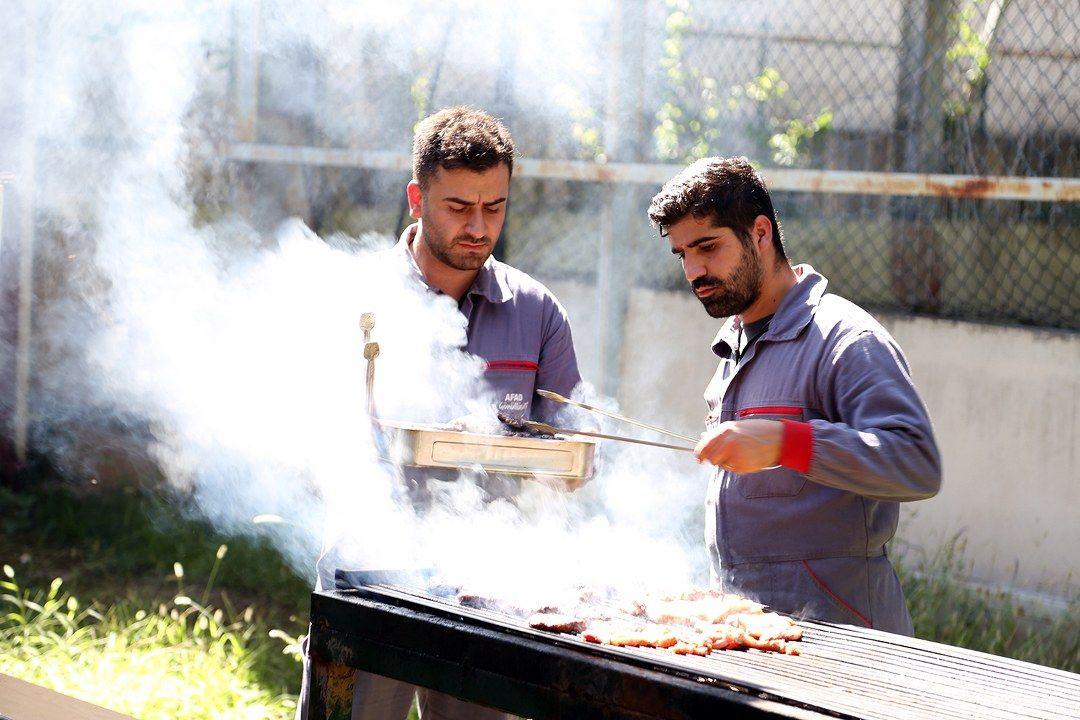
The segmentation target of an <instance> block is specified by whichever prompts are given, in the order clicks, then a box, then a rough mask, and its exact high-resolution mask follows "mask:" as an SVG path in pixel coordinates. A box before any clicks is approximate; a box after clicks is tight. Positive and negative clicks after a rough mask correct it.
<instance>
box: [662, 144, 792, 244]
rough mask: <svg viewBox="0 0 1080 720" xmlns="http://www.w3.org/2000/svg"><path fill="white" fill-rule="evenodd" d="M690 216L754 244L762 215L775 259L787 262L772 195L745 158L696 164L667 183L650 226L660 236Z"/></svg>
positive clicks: (715, 159)
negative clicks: (756, 222)
mask: <svg viewBox="0 0 1080 720" xmlns="http://www.w3.org/2000/svg"><path fill="white" fill-rule="evenodd" d="M687 215H693V216H694V217H695V218H699V219H700V218H709V219H710V220H711V221H712V222H713V224H714V225H716V226H717V227H727V228H731V229H732V230H733V231H734V232H735V234H736V235H738V236H739V237H740V238H742V239H743V240H749V239H750V228H751V226H752V225H753V224H754V219H755V218H756V217H757V216H758V215H764V216H765V217H767V218H769V222H771V223H772V230H773V247H775V248H776V253H777V259H778V260H779V259H782V258H786V257H787V254H786V253H785V252H784V238H783V235H782V234H781V231H780V223H779V222H777V220H776V211H775V210H774V209H773V205H772V200H771V199H770V198H769V189H768V188H767V187H765V181H764V180H762V179H761V175H759V174H758V172H757V170H755V169H754V168H753V167H752V166H751V165H750V161H749V160H747V159H746V158H744V157H737V158H721V157H711V158H703V159H701V160H698V161H697V162H695V163H693V164H691V165H690V166H689V167H687V168H686V169H684V170H683V171H682V172H680V173H679V174H678V175H676V176H675V177H673V178H671V179H670V180H668V181H667V183H666V184H665V185H664V187H663V189H662V190H660V192H658V193H657V194H656V196H655V197H653V199H652V203H650V204H649V220H650V221H652V224H653V225H654V226H656V227H658V228H660V234H661V235H666V234H667V228H669V227H671V226H672V225H674V224H675V223H677V222H679V221H680V220H682V219H683V218H685V217H686V216H687Z"/></svg>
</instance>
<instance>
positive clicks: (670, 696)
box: [308, 586, 1080, 720]
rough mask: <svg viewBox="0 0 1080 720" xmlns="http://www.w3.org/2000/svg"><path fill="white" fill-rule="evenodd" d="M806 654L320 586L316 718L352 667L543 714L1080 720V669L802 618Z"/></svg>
mask: <svg viewBox="0 0 1080 720" xmlns="http://www.w3.org/2000/svg"><path fill="white" fill-rule="evenodd" d="M801 624H802V625H803V627H804V639H803V642H802V648H803V654H802V655H801V656H797V657H793V656H786V655H777V654H772V653H759V652H736V651H721V652H716V653H713V654H712V655H710V656H708V657H704V658H700V657H692V656H677V655H674V654H673V653H671V652H669V651H666V650H655V649H651V648H614V647H608V646H600V645H593V644H590V643H586V642H584V641H582V640H580V639H578V638H575V637H573V636H568V635H557V634H553V633H548V632H543V631H538V630H533V629H532V628H530V627H528V625H527V624H526V623H525V621H524V620H522V619H520V618H517V617H513V616H509V615H505V614H502V613H497V612H493V611H487V610H476V609H471V608H465V607H461V606H458V605H456V604H451V603H448V602H446V601H443V600H440V599H438V598H435V597H433V596H430V595H427V594H426V593H424V592H422V591H419V590H415V589H406V588H401V587H392V586H372V587H365V588H361V589H358V590H349V591H330V592H316V593H314V594H313V595H312V609H311V636H310V640H309V650H310V655H311V660H312V662H311V663H310V669H309V672H310V676H309V678H308V680H309V683H310V684H309V687H311V688H312V702H311V714H310V717H311V718H312V719H313V720H323V719H324V718H326V719H327V720H329V719H331V718H334V719H335V720H336V719H337V718H347V717H349V714H348V711H349V706H350V703H351V699H352V674H353V669H362V670H367V671H370V672H374V673H377V674H380V675H385V676H388V677H393V678H397V679H399V680H404V681H406V682H410V683H413V684H416V685H421V686H424V687H428V688H432V689H434V690H438V691H440V692H444V693H447V694H450V695H454V696H456V697H459V698H462V699H464V700H469V701H472V702H476V703H480V704H483V705H489V706H492V707H497V708H500V709H503V710H506V711H507V712H511V713H515V714H518V715H521V716H524V717H530V718H560V717H572V718H583V719H589V718H604V719H607V718H633V719H635V720H638V719H644V718H697V717H714V716H720V715H721V714H722V716H723V717H736V718H740V717H748V718H749V717H754V718H760V717H785V718H822V717H841V718H882V719H885V718H904V719H905V720H906V719H908V718H918V717H927V718H971V717H977V718H1016V717H1021V718H1076V717H1080V675H1076V674H1073V673H1068V672H1064V671H1060V670H1054V669H1051V668H1045V667H1042V666H1039V665H1033V664H1031V663H1025V662H1020V661H1016V660H1010V659H1007V658H1001V657H997V656H994V655H988V654H985V653H979V652H974V651H970V650H963V649H960V648H955V647H951V646H948V645H941V644H938V643H931V642H927V641H923V640H916V639H913V638H907V637H902V636H897V635H891V634H888V633H882V632H878V631H874V630H862V629H858V628H849V627H843V626H833V625H827V624H823V623H814V622H802V623H801Z"/></svg>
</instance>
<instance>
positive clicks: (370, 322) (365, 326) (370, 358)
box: [360, 312, 379, 419]
mask: <svg viewBox="0 0 1080 720" xmlns="http://www.w3.org/2000/svg"><path fill="white" fill-rule="evenodd" d="M374 328H375V313H369V312H368V313H364V314H363V315H361V316H360V329H361V330H363V331H364V359H365V360H367V406H368V416H370V417H371V418H372V419H374V418H375V358H377V357H378V356H379V343H377V342H372V341H371V331H372V330H373V329H374Z"/></svg>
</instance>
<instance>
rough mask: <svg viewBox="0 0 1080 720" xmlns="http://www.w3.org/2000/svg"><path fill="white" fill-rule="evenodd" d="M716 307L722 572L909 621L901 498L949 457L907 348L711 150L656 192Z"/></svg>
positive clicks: (709, 528)
mask: <svg viewBox="0 0 1080 720" xmlns="http://www.w3.org/2000/svg"><path fill="white" fill-rule="evenodd" d="M649 219H650V220H651V221H652V223H653V224H654V225H655V226H657V227H659V228H660V231H661V235H666V236H667V237H668V240H669V242H670V245H671V252H672V253H674V254H675V255H676V256H677V257H678V258H679V260H680V262H681V263H682V267H683V272H684V274H685V275H686V279H687V281H688V282H689V283H690V286H691V288H692V289H693V291H694V293H695V294H696V295H697V297H698V299H700V300H701V302H702V304H703V305H704V306H705V310H706V312H708V313H709V315H711V316H712V317H717V318H719V317H729V318H730V319H729V320H728V321H727V322H726V323H725V324H724V326H723V327H722V329H721V330H720V332H719V333H718V334H717V336H716V338H715V339H714V341H713V344H712V349H713V352H714V353H716V354H717V355H718V356H719V358H720V364H719V367H718V368H717V371H716V374H715V375H714V376H713V379H712V381H711V382H710V383H709V386H708V388H707V389H706V391H705V401H706V403H707V405H708V408H709V412H708V415H707V417H706V430H705V433H703V435H702V439H701V441H700V443H699V444H698V446H697V449H696V454H697V457H698V459H699V460H700V461H703V462H709V463H712V464H713V465H715V466H716V470H715V472H714V474H713V477H712V480H711V481H710V483H709V492H708V496H707V499H706V517H705V522H706V533H705V535H706V545H707V547H708V550H709V556H710V564H711V568H712V573H713V575H714V579H715V581H716V582H718V583H719V584H720V586H721V587H722V588H723V589H725V590H728V591H734V592H741V593H744V594H747V595H751V596H754V597H756V598H757V599H758V600H760V601H761V602H763V603H766V604H768V605H770V606H771V607H772V608H773V609H775V610H780V611H783V612H788V613H792V614H796V615H801V616H804V617H808V618H812V619H816V620H824V621H830V622H838V623H846V624H856V625H864V626H869V627H873V628H877V629H880V630H886V631H889V632H896V633H903V634H908V635H910V634H912V630H913V629H912V625H911V617H910V615H909V614H908V610H907V606H906V604H905V602H904V594H903V591H902V590H901V588H900V583H899V580H898V579H897V577H896V573H895V571H894V570H893V567H892V565H891V563H890V562H889V559H888V557H887V556H886V551H885V545H886V543H887V542H888V541H889V540H890V539H891V538H892V537H893V535H894V534H895V532H896V525H897V519H898V515H899V503H900V502H905V501H911V500H920V499H923V498H928V497H931V496H933V495H934V494H936V493H937V492H938V490H939V488H940V485H941V460H940V457H939V455H938V449H937V445H936V443H935V441H934V435H933V429H932V427H931V423H930V418H929V416H928V414H927V412H926V408H925V407H924V406H923V403H922V401H921V400H920V398H919V395H918V393H917V392H916V390H915V386H914V385H913V383H912V380H911V375H910V371H909V369H908V365H907V361H906V360H905V359H904V356H903V353H902V352H901V350H900V347H899V346H898V345H897V344H896V342H895V340H893V338H892V337H890V335H889V334H888V333H887V332H886V331H885V329H884V328H883V327H882V326H881V325H880V324H879V323H878V322H877V321H876V320H874V318H872V317H871V316H870V315H869V314H867V313H866V312H864V311H863V310H861V309H860V308H858V307H857V306H855V305H854V304H852V303H850V302H848V301H847V300H844V299H842V298H840V297H838V296H836V295H832V294H826V293H825V286H826V282H827V281H826V279H825V278H824V277H822V276H821V275H820V274H819V273H817V272H815V271H814V269H813V268H812V267H810V266H809V265H798V266H795V267H792V266H791V264H790V262H789V261H788V259H787V256H786V253H785V250H784V245H783V238H782V235H781V231H780V224H779V222H778V221H777V219H776V213H775V211H774V209H773V205H772V200H771V199H770V197H769V192H768V189H767V188H766V186H765V183H764V182H763V181H762V179H761V176H760V175H759V174H758V173H757V171H755V170H754V169H753V167H751V165H750V163H749V162H748V161H747V160H746V158H730V159H723V158H706V159H704V160H699V161H697V162H695V163H694V164H692V165H690V166H689V167H688V168H686V169H685V170H683V171H682V172H681V173H679V174H678V175H676V176H675V177H674V178H672V179H671V180H670V181H669V182H668V183H667V184H666V185H665V186H664V188H663V189H662V190H661V191H660V192H659V193H658V194H657V195H656V196H655V197H654V198H653V200H652V203H651V205H650V207H649Z"/></svg>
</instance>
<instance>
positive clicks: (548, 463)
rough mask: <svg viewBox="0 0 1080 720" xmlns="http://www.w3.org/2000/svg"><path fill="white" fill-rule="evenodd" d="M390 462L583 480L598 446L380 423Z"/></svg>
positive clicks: (583, 441)
mask: <svg viewBox="0 0 1080 720" xmlns="http://www.w3.org/2000/svg"><path fill="white" fill-rule="evenodd" d="M378 422H379V426H380V427H381V428H382V431H383V436H384V438H385V440H386V442H385V448H384V449H385V452H386V456H387V459H388V460H390V461H391V462H394V463H397V464H399V465H411V466H414V467H439V468H475V467H477V466H479V467H481V468H483V469H484V470H486V471H488V472H491V473H501V474H504V475H521V476H546V477H552V478H560V479H568V480H585V479H588V478H589V477H591V476H592V473H593V458H594V455H595V454H596V442H595V441H593V440H588V439H575V440H566V439H561V438H558V437H556V438H535V437H519V436H514V435H487V434H483V433H472V432H463V431H460V430H454V429H452V428H449V427H447V426H444V425H426V424H421V423H406V422H391V421H386V420H380V421H378Z"/></svg>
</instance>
